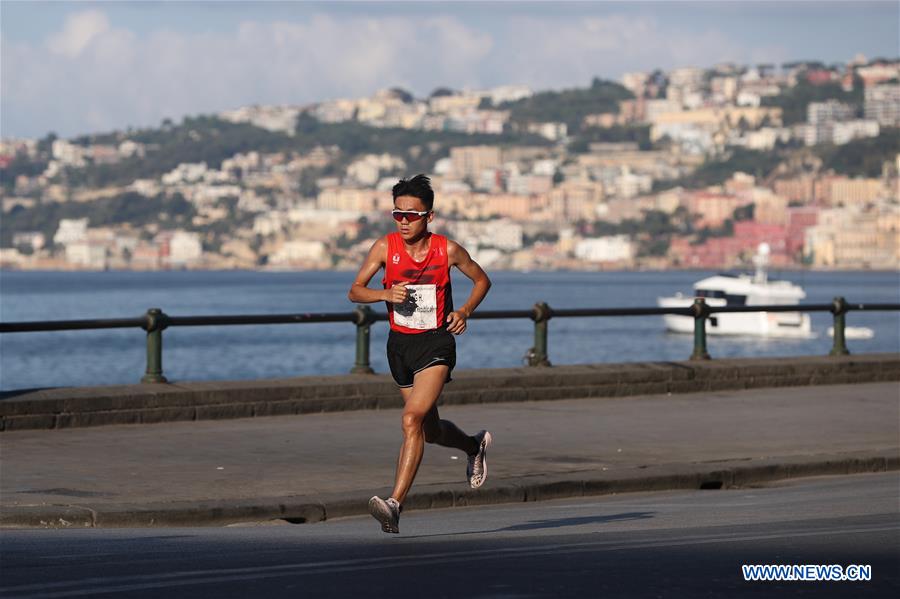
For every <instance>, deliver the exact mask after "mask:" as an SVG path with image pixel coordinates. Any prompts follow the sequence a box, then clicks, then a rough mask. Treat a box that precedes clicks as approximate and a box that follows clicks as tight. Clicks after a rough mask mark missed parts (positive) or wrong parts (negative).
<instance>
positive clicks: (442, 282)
mask: <svg viewBox="0 0 900 599" xmlns="http://www.w3.org/2000/svg"><path fill="white" fill-rule="evenodd" d="M387 239H388V252H387V259H386V260H385V264H384V279H382V281H381V282H382V284H383V285H384V288H385V289H390V288H391V287H393V286H394V285H396V284H397V283H402V282H404V281H406V282H407V283H409V284H408V285H407V286H406V288H407V289H408V290H409V295H408V296H407V298H406V301H405V302H403V303H402V304H392V303H390V302H387V309H388V316H389V318H390V321H391V330H393V331H397V332H399V333H408V334H417V333H425V332H427V331H432V330H434V329H437V328H443V327H445V326H447V316H449V315H450V313H451V312H452V311H453V292H452V290H451V287H450V261H449V258H448V257H447V238H446V237H444V236H443V235H437V234H435V233H431V247H430V248H429V250H428V254H427V255H426V256H425V259H424V260H422V261H421V262H416V261H415V260H413V259H412V256H410V255H409V254H408V253H407V252H406V247H405V246H404V244H403V238H402V237H401V236H400V233H390V234H389V235H388V236H387Z"/></svg>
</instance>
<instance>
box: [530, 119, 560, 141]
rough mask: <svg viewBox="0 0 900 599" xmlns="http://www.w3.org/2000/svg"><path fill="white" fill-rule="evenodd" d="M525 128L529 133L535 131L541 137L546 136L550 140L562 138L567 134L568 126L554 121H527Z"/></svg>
mask: <svg viewBox="0 0 900 599" xmlns="http://www.w3.org/2000/svg"><path fill="white" fill-rule="evenodd" d="M526 130H527V131H528V132H529V133H537V134H538V135H540V136H541V137H546V138H547V139H549V140H552V141H559V140H560V139H564V138H565V137H566V135H567V134H568V127H567V126H566V124H565V123H558V122H555V121H551V122H548V123H528V126H527V128H526Z"/></svg>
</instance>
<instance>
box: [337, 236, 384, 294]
mask: <svg viewBox="0 0 900 599" xmlns="http://www.w3.org/2000/svg"><path fill="white" fill-rule="evenodd" d="M386 257H387V239H385V238H384V237H382V238H381V239H379V240H378V241H376V242H375V243H373V244H372V248H371V249H370V250H369V254H368V255H367V256H366V259H365V260H364V261H363V264H362V266H361V267H360V269H359V272H358V273H356V280H354V281H353V285H351V286H350V293H348V294H347V298H348V299H349V300H350V301H351V302H355V303H358V304H373V303H375V302H383V301H388V299H389V297H390V294H391V291H392V290H390V289H369V287H368V285H369V281H371V280H372V277H374V276H375V274H376V273H377V272H378V271H379V270H381V268H382V267H383V266H384V261H385V259H386Z"/></svg>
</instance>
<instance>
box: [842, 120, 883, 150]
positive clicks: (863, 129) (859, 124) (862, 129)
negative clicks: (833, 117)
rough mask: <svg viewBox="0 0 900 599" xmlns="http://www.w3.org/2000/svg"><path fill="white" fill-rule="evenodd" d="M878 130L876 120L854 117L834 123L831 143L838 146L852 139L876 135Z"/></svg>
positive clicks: (879, 129)
mask: <svg viewBox="0 0 900 599" xmlns="http://www.w3.org/2000/svg"><path fill="white" fill-rule="evenodd" d="M880 131H881V128H880V127H879V125H878V121H874V120H864V119H856V120H852V121H846V122H843V123H834V125H833V126H832V130H831V143H833V144H834V145H836V146H840V145H843V144H845V143H847V142H850V141H852V140H854V139H860V138H864V137H878V134H879V132H880Z"/></svg>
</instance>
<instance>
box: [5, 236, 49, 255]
mask: <svg viewBox="0 0 900 599" xmlns="http://www.w3.org/2000/svg"><path fill="white" fill-rule="evenodd" d="M45 241H46V240H45V239H44V234H43V233H41V232H39V231H22V232H20V233H14V234H13V239H12V242H13V245H14V246H17V247H18V246H28V247H30V248H31V249H32V251H36V250H39V249H41V248H43V247H44V242H45Z"/></svg>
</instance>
